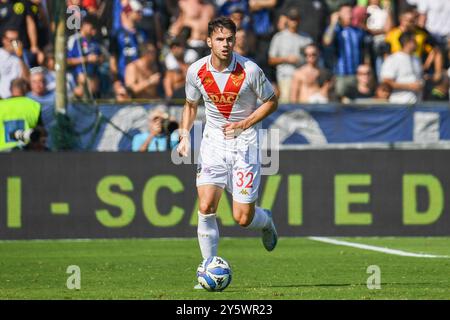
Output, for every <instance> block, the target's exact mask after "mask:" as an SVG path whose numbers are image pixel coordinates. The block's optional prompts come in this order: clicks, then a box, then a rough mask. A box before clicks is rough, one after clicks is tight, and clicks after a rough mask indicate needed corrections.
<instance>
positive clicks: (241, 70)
mask: <svg viewBox="0 0 450 320" xmlns="http://www.w3.org/2000/svg"><path fill="white" fill-rule="evenodd" d="M274 95H275V93H274V90H273V88H272V85H271V84H270V81H269V80H267V78H266V76H265V74H264V72H263V71H262V70H261V69H260V68H259V67H258V65H257V64H256V63H254V62H252V61H250V60H249V59H247V58H245V57H243V56H240V55H238V54H236V53H233V58H232V61H231V64H230V65H229V66H228V67H227V68H226V69H224V70H223V71H221V72H219V71H217V70H215V69H214V67H213V66H212V64H211V55H209V56H206V57H204V58H202V59H200V60H198V61H197V62H195V63H193V64H192V65H191V66H190V67H189V69H188V72H187V76H186V98H187V100H189V101H192V102H197V101H199V100H200V98H201V97H202V96H203V100H204V102H205V107H206V112H205V113H206V129H210V131H219V130H220V131H222V128H223V126H224V125H225V124H227V123H234V122H239V121H242V120H244V119H246V118H247V117H248V116H250V115H251V114H252V113H253V112H254V111H255V110H256V109H257V101H258V99H259V100H261V101H263V102H266V101H268V100H270V99H271V98H272V97H273V96H274ZM248 131H252V130H248Z"/></svg>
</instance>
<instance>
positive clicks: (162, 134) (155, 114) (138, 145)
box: [132, 109, 179, 152]
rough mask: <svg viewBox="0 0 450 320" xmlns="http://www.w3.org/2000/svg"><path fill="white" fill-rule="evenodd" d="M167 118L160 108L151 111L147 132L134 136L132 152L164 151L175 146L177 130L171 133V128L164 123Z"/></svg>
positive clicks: (177, 138)
mask: <svg viewBox="0 0 450 320" xmlns="http://www.w3.org/2000/svg"><path fill="white" fill-rule="evenodd" d="M167 119H168V115H167V113H165V112H164V111H162V110H161V109H155V110H153V111H151V112H150V114H149V117H148V132H144V133H141V134H138V135H136V136H134V138H133V143H132V150H133V152H164V151H169V150H172V149H173V148H175V147H176V146H177V144H178V140H179V135H178V130H174V131H173V132H172V133H171V131H172V130H170V128H166V126H165V125H164V122H165V121H167ZM172 129H174V128H172Z"/></svg>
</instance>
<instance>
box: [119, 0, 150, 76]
mask: <svg viewBox="0 0 450 320" xmlns="http://www.w3.org/2000/svg"><path fill="white" fill-rule="evenodd" d="M142 10H143V7H142V5H141V4H140V2H139V1H136V0H133V1H130V3H129V4H128V5H126V6H125V7H123V10H122V13H121V16H122V19H121V21H122V25H121V26H120V27H119V28H118V29H117V31H116V33H115V35H113V37H112V39H111V52H113V53H114V56H113V59H112V63H111V67H112V70H113V72H115V73H117V75H118V78H119V80H120V81H122V82H123V81H124V79H125V69H126V66H127V65H128V64H129V63H131V62H133V61H135V60H137V59H138V58H139V47H140V46H141V45H142V44H144V43H146V42H148V35H147V34H146V33H145V31H143V30H142V29H140V28H138V27H137V24H138V22H139V21H141V19H142Z"/></svg>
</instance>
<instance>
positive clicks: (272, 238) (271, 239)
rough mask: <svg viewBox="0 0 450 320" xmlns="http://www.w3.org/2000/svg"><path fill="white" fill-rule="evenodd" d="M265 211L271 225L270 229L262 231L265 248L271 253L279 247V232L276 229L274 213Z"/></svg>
mask: <svg viewBox="0 0 450 320" xmlns="http://www.w3.org/2000/svg"><path fill="white" fill-rule="evenodd" d="M264 211H265V212H266V213H267V215H268V216H269V218H270V223H269V226H268V227H266V228H264V229H263V230H262V241H263V245H264V248H266V250H267V251H269V252H270V251H273V249H275V247H276V246H277V242H278V234H277V230H276V229H275V224H274V223H273V218H272V212H271V211H270V210H266V209H264Z"/></svg>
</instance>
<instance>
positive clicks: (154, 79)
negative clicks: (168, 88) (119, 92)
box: [125, 43, 162, 99]
mask: <svg viewBox="0 0 450 320" xmlns="http://www.w3.org/2000/svg"><path fill="white" fill-rule="evenodd" d="M140 52H141V54H142V56H141V57H140V58H139V59H138V60H136V61H134V62H131V63H130V64H128V65H127V67H126V70H125V86H126V87H127V88H128V89H130V91H131V92H132V95H133V98H139V99H157V98H159V94H158V86H159V84H160V81H161V80H162V76H161V73H160V71H159V66H158V58H157V57H158V54H157V50H156V47H155V45H154V44H152V43H147V44H144V45H142V46H141V49H140Z"/></svg>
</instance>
